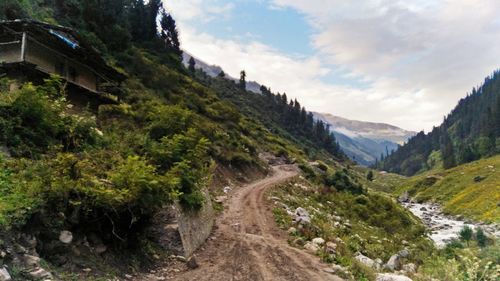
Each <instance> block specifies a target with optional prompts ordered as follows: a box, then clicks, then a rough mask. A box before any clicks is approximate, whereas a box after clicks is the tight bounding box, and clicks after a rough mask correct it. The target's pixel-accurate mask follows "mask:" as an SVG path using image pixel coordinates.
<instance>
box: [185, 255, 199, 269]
mask: <svg viewBox="0 0 500 281" xmlns="http://www.w3.org/2000/svg"><path fill="white" fill-rule="evenodd" d="M186 265H187V267H188V268H189V269H195V268H198V266H199V265H198V262H196V259H195V257H191V258H189V260H188V261H187V262H186Z"/></svg>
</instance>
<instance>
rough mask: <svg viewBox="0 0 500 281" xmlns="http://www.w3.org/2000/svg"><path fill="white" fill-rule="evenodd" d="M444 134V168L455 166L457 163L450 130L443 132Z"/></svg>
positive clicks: (442, 155) (442, 150) (442, 145)
mask: <svg viewBox="0 0 500 281" xmlns="http://www.w3.org/2000/svg"><path fill="white" fill-rule="evenodd" d="M442 136H443V137H442V144H441V157H442V158H443V168H445V169H449V168H453V167H455V166H456V165H457V162H456V159H455V151H454V149H453V143H452V141H451V139H450V136H449V135H448V132H446V131H445V132H443V135H442Z"/></svg>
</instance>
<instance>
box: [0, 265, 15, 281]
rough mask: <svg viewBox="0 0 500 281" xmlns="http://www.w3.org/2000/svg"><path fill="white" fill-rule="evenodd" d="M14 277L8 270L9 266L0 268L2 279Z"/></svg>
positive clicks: (0, 280)
mask: <svg viewBox="0 0 500 281" xmlns="http://www.w3.org/2000/svg"><path fill="white" fill-rule="evenodd" d="M11 280H12V277H11V276H10V274H9V271H7V268H5V267H2V268H0V281H11Z"/></svg>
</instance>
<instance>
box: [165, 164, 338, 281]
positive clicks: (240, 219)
mask: <svg viewBox="0 0 500 281" xmlns="http://www.w3.org/2000/svg"><path fill="white" fill-rule="evenodd" d="M295 175H297V171H296V168H295V167H293V166H278V167H275V168H274V169H273V174H272V175H271V176H269V177H267V178H265V179H262V180H259V181H257V182H253V183H251V184H249V185H246V186H243V187H241V188H239V189H237V190H235V191H234V193H233V194H231V196H230V198H229V199H228V201H227V202H226V206H225V209H224V214H223V215H222V216H221V217H220V218H219V219H218V221H217V223H216V225H217V229H216V230H215V232H214V234H213V235H212V237H211V238H210V239H209V241H207V243H206V245H205V246H204V247H203V249H202V250H199V251H198V252H197V253H196V259H197V261H198V263H199V265H200V267H199V268H197V269H194V270H188V271H185V272H183V273H180V274H179V275H177V276H175V278H174V280H186V281H187V280H189V281H191V280H196V281H202V280H210V281H212V280H216V281H219V280H220V281H224V280H245V281H246V280H248V281H249V280H252V281H258V280H273V281H274V280H293V281H301V280H304V281H311V280H342V279H340V278H338V277H336V276H333V275H331V274H329V273H326V272H324V271H323V269H324V268H326V267H327V265H325V264H321V263H320V261H319V258H318V257H315V256H312V255H309V254H307V253H305V252H303V251H301V250H298V249H296V248H293V247H291V246H289V245H288V243H287V241H286V238H287V237H286V233H284V231H282V230H280V229H279V228H277V226H276V224H275V222H274V220H273V215H272V212H271V206H269V205H268V203H266V200H265V198H264V194H265V191H266V189H268V188H269V187H272V186H274V185H276V184H279V183H282V182H284V181H286V180H287V179H290V178H291V177H293V176H295ZM169 279H170V278H169Z"/></svg>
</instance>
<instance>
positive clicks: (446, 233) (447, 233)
mask: <svg viewBox="0 0 500 281" xmlns="http://www.w3.org/2000/svg"><path fill="white" fill-rule="evenodd" d="M401 204H402V205H403V206H404V207H406V208H407V209H408V210H410V211H411V212H412V213H413V214H414V215H415V216H417V217H419V218H420V219H421V220H422V222H423V223H424V224H425V226H426V227H427V228H428V230H429V232H430V235H429V237H430V238H431V239H432V240H433V241H434V243H435V244H436V246H437V247H443V246H444V245H446V242H448V241H450V240H451V239H452V238H457V237H458V233H459V232H460V230H461V229H462V228H463V227H464V226H466V225H467V226H469V227H470V228H472V229H474V230H475V229H477V228H478V227H481V228H482V229H483V230H484V231H485V232H486V233H487V234H488V235H492V236H495V237H497V238H500V225H498V224H489V225H487V224H481V223H474V222H472V221H463V220H460V219H458V218H455V217H452V216H448V215H445V214H443V212H442V211H441V207H440V206H439V205H438V204H435V203H413V202H406V203H401Z"/></svg>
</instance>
